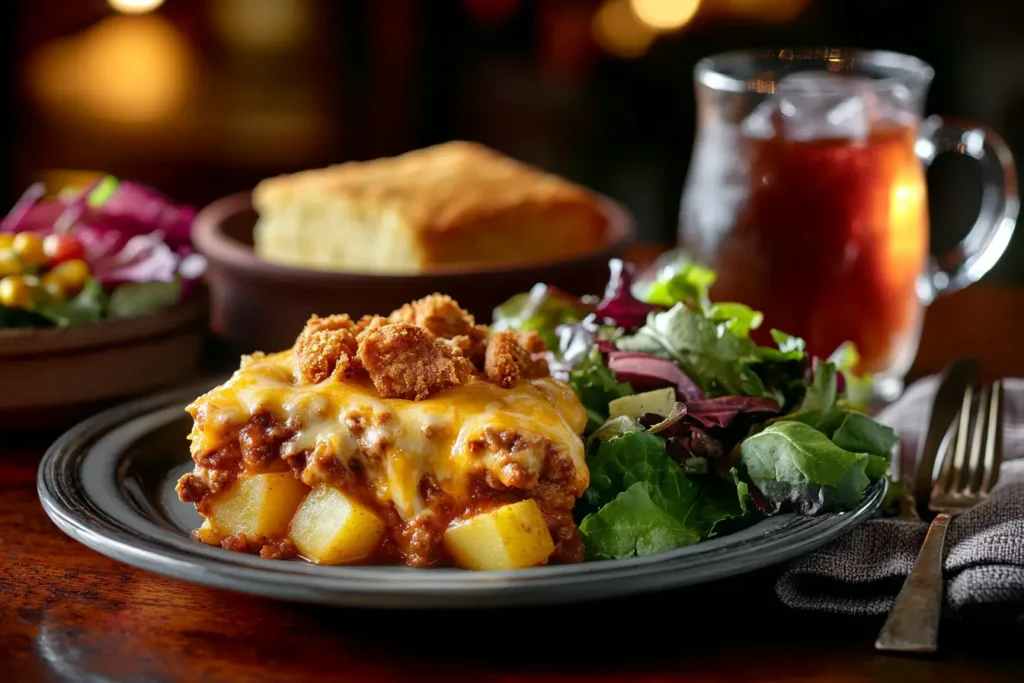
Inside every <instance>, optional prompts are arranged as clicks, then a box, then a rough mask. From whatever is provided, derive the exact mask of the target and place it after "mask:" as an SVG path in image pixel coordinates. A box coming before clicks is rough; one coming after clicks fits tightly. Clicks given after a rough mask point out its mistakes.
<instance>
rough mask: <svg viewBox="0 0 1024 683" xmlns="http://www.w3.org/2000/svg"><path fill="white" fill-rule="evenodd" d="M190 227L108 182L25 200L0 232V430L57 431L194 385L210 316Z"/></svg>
mask: <svg viewBox="0 0 1024 683" xmlns="http://www.w3.org/2000/svg"><path fill="white" fill-rule="evenodd" d="M54 189H57V190H58V191H57V192H54V191H53V190H54ZM194 217H195V209H193V208H192V207H189V206H185V205H180V204H176V203H174V202H173V201H171V200H170V199H168V198H166V197H164V196H163V195H161V194H160V193H159V192H157V191H155V190H153V189H151V188H148V187H145V186H143V185H140V184H138V183H135V182H132V181H119V180H117V179H115V178H113V177H111V176H102V175H101V176H99V177H98V178H97V179H95V180H94V181H92V182H90V183H89V184H88V185H85V186H77V187H63V186H62V187H60V188H51V191H50V192H48V191H47V188H46V187H45V186H44V185H43V184H42V183H36V184H35V185H33V186H31V187H29V188H28V190H26V192H25V193H24V194H23V195H22V197H21V199H19V201H18V202H17V203H16V204H15V206H14V207H13V208H12V209H11V211H10V212H9V213H8V214H7V216H5V217H4V218H3V219H2V222H0V386H2V388H3V391H0V429H3V430H9V431H14V430H36V429H54V428H60V427H66V426H69V425H70V424H71V423H73V422H74V421H77V420H78V419H81V418H82V417H84V416H86V415H88V414H89V413H92V412H95V411H97V410H99V409H101V408H102V407H104V406H106V405H108V404H110V403H113V402H116V401H118V400H124V399H127V398H130V397H133V396H138V395H141V394H144V393H148V392H150V391H153V390H157V389H161V388H164V387H167V386H169V385H171V384H173V383H175V382H179V381H185V380H188V379H191V378H192V377H193V374H194V373H195V371H196V369H197V367H198V365H199V359H200V350H201V347H202V344H203V340H204V335H205V331H206V328H207V320H208V317H209V316H208V301H207V293H206V291H205V289H204V287H203V286H202V285H201V283H200V281H199V278H200V277H201V275H202V273H203V270H204V269H205V263H204V261H203V259H202V257H201V256H199V255H198V254H195V253H193V251H192V249H191V244H190V233H191V224H192V220H193V219H194Z"/></svg>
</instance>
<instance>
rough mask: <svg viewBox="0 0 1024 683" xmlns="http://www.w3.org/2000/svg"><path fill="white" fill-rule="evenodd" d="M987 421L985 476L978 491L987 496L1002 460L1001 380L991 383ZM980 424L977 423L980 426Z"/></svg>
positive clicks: (996, 477) (997, 476)
mask: <svg viewBox="0 0 1024 683" xmlns="http://www.w3.org/2000/svg"><path fill="white" fill-rule="evenodd" d="M991 393H992V396H991V399H990V400H989V407H988V421H987V424H986V425H985V427H986V429H985V431H986V432H987V434H986V439H985V442H986V443H985V476H984V478H983V479H982V480H981V486H980V488H979V491H978V493H980V494H981V495H982V496H987V495H988V494H989V492H990V491H991V490H992V487H994V486H995V485H996V481H997V480H998V479H999V465H1000V464H1001V463H1002V461H1003V381H1002V380H1000V379H997V380H996V381H995V382H993V383H992V392H991ZM980 426H981V425H979V428H980Z"/></svg>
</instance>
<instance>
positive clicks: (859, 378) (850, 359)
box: [828, 342, 874, 408]
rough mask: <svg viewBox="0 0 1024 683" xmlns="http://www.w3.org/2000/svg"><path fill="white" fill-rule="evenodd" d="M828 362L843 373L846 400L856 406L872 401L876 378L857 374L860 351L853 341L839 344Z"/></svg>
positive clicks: (861, 406)
mask: <svg viewBox="0 0 1024 683" xmlns="http://www.w3.org/2000/svg"><path fill="white" fill-rule="evenodd" d="M828 362H829V363H832V365H834V366H835V368H836V371H837V372H840V373H842V376H843V385H844V386H843V388H842V393H843V395H844V398H845V399H846V402H847V403H848V404H849V405H850V406H852V407H854V408H864V407H866V406H867V405H868V403H870V402H871V399H872V394H873V390H874V378H873V377H872V376H871V375H857V366H858V365H860V353H858V351H857V346H856V344H854V343H853V342H844V343H843V344H840V345H839V348H837V349H836V350H835V351H833V352H832V355H831V356H829V357H828Z"/></svg>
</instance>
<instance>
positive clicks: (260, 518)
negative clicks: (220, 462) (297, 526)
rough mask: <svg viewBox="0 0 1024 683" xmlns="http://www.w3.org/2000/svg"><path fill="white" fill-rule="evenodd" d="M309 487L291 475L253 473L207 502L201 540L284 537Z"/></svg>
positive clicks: (283, 473)
mask: <svg viewBox="0 0 1024 683" xmlns="http://www.w3.org/2000/svg"><path fill="white" fill-rule="evenodd" d="M307 491H309V487H308V486H306V485H305V484H303V483H302V482H301V481H299V480H297V479H296V478H295V477H293V476H292V474H291V472H274V473H271V474H256V475H253V476H251V477H246V478H245V479H239V480H238V481H237V482H235V484H234V485H233V486H232V487H231V488H229V489H228V490H227V491H225V492H224V493H221V494H220V495H218V496H217V497H215V498H214V499H213V500H211V501H210V514H209V517H208V522H209V524H208V525H204V527H206V526H208V527H209V530H208V531H201V535H200V539H203V536H204V535H205V536H207V537H208V538H210V539H213V538H216V536H217V534H222V535H224V536H230V535H231V534H239V533H241V534H245V535H246V536H247V537H249V538H259V537H270V536H284V535H285V534H287V533H288V522H290V521H291V519H292V515H294V514H295V509H296V508H298V507H299V503H301V502H302V498H303V497H304V496H305V495H306V492H307Z"/></svg>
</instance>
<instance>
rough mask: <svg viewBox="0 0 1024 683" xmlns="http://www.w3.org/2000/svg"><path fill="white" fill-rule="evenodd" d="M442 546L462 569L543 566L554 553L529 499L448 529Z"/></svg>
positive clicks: (539, 514) (534, 502)
mask: <svg viewBox="0 0 1024 683" xmlns="http://www.w3.org/2000/svg"><path fill="white" fill-rule="evenodd" d="M444 544H445V547H447V548H448V552H450V553H451V554H452V558H453V559H454V560H455V564H457V565H458V566H460V567H462V568H464V569H477V570H498V569H523V568H525V567H533V566H536V565H539V564H544V563H546V562H547V561H548V558H549V557H550V556H551V553H553V552H554V550H555V543H554V541H553V540H552V539H551V533H550V532H549V531H548V525H547V523H546V522H545V521H544V516H543V515H542V514H541V511H540V507H538V506H537V501H535V500H533V499H532V498H529V499H527V500H523V501H520V502H518V503H512V504H510V505H503V506H501V507H500V508H495V509H494V510H490V511H488V512H483V513H481V514H479V515H476V516H474V517H470V518H469V519H467V520H463V521H461V522H457V523H455V524H453V525H452V526H450V527H448V530H447V531H446V532H445V534H444Z"/></svg>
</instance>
